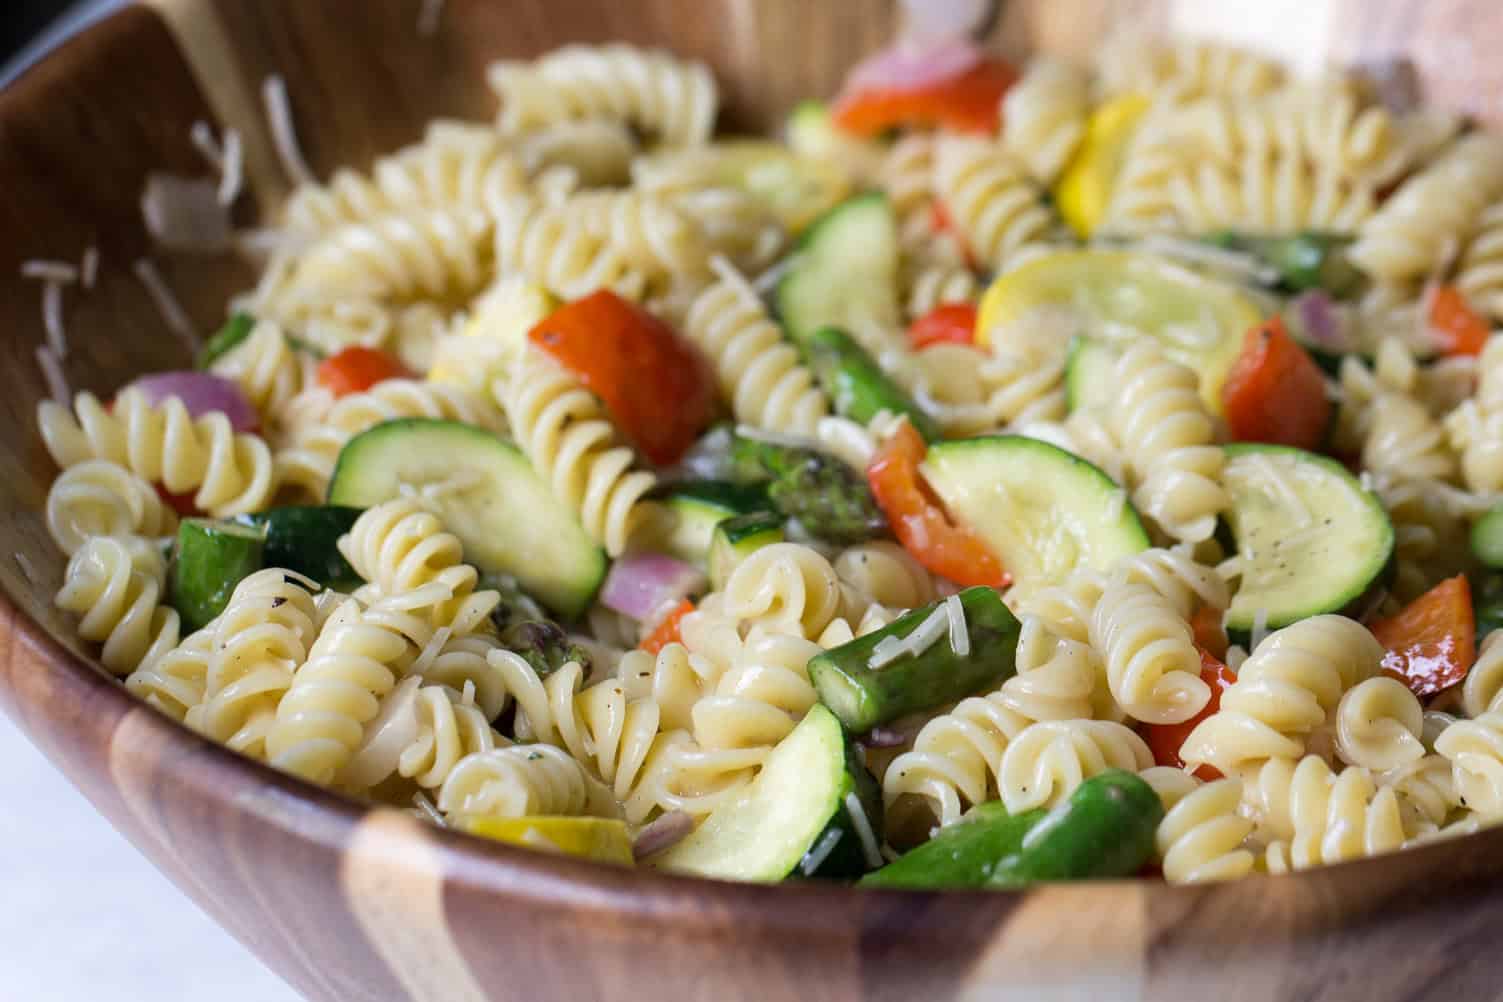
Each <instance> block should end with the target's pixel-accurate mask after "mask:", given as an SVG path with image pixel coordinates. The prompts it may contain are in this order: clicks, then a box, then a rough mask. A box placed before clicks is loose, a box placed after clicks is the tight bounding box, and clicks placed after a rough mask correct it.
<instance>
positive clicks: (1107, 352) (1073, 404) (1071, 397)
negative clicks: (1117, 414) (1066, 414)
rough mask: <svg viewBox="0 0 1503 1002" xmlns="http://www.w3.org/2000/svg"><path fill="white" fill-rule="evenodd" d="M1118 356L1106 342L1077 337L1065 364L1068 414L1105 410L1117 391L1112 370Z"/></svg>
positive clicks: (1114, 367)
mask: <svg viewBox="0 0 1503 1002" xmlns="http://www.w3.org/2000/svg"><path fill="white" fill-rule="evenodd" d="M1121 357H1122V356H1121V354H1120V353H1119V352H1118V351H1117V349H1116V348H1114V347H1112V346H1111V345H1109V344H1107V343H1106V342H1105V341H1098V340H1096V339H1095V338H1089V337H1076V338H1074V339H1072V340H1071V341H1070V356H1069V360H1068V361H1067V362H1066V363H1065V401H1066V403H1068V405H1069V407H1070V410H1072V411H1078V410H1089V409H1090V408H1093V407H1094V408H1101V407H1107V406H1109V405H1110V404H1111V403H1112V399H1113V394H1114V392H1115V391H1116V389H1117V387H1116V385H1115V384H1114V383H1113V379H1115V378H1116V377H1115V375H1114V370H1115V369H1116V366H1117V360H1118V359H1119V358H1121Z"/></svg>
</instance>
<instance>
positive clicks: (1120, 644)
mask: <svg viewBox="0 0 1503 1002" xmlns="http://www.w3.org/2000/svg"><path fill="white" fill-rule="evenodd" d="M1090 637H1091V646H1092V647H1094V648H1095V649H1096V650H1097V652H1098V653H1099V654H1100V655H1101V658H1102V660H1103V661H1105V662H1106V674H1107V680H1108V684H1109V685H1110V686H1111V691H1112V695H1113V696H1114V697H1115V698H1116V700H1117V703H1118V704H1119V705H1120V706H1121V707H1122V709H1124V710H1125V711H1127V713H1128V714H1129V715H1131V716H1133V717H1136V718H1137V719H1139V720H1142V721H1144V722H1146V723H1150V724H1177V723H1181V722H1183V721H1186V720H1189V719H1190V718H1191V717H1193V716H1195V715H1196V714H1197V713H1199V712H1200V711H1201V710H1202V709H1203V708H1204V707H1205V705H1206V703H1207V701H1209V700H1210V698H1211V690H1210V687H1209V686H1207V685H1206V683H1205V682H1204V681H1202V680H1201V678H1200V655H1199V653H1197V651H1196V649H1195V644H1194V642H1193V641H1192V638H1191V632H1190V625H1189V624H1188V623H1187V622H1185V620H1184V618H1183V616H1182V615H1181V614H1180V613H1179V611H1178V610H1177V609H1175V608H1174V606H1173V605H1172V604H1171V603H1170V602H1169V601H1168V600H1166V599H1165V598H1164V597H1163V596H1162V595H1160V594H1159V593H1158V592H1156V591H1154V590H1153V589H1152V588H1149V587H1147V586H1145V585H1140V584H1134V583H1122V584H1113V585H1111V586H1110V587H1108V588H1107V589H1106V591H1105V592H1103V593H1102V596H1101V600H1100V601H1099V602H1097V604H1096V608H1095V610H1094V611H1093V613H1092V615H1091V627H1090Z"/></svg>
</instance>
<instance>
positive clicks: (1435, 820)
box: [1376, 754, 1461, 839]
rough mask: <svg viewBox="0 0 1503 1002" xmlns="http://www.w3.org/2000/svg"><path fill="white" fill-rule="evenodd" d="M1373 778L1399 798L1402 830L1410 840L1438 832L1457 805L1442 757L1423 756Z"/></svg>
mask: <svg viewBox="0 0 1503 1002" xmlns="http://www.w3.org/2000/svg"><path fill="white" fill-rule="evenodd" d="M1376 778H1377V781H1378V783H1379V784H1380V785H1382V786H1385V787H1388V788H1389V789H1391V790H1393V792H1394V794H1395V795H1396V796H1397V797H1398V798H1399V809H1400V811H1401V812H1402V813H1403V815H1404V831H1405V832H1406V833H1407V834H1408V836H1409V838H1411V839H1413V838H1418V837H1422V836H1424V835H1427V834H1430V833H1433V832H1435V831H1438V830H1439V829H1440V828H1441V827H1443V826H1444V825H1445V822H1446V818H1448V817H1449V816H1450V815H1451V813H1452V812H1453V811H1455V810H1456V808H1457V807H1459V806H1460V805H1461V794H1460V793H1459V792H1458V791H1457V789H1456V778H1455V775H1454V773H1453V770H1452V768H1451V763H1450V761H1449V760H1447V759H1446V757H1445V756H1443V755H1435V754H1426V755H1425V756H1424V757H1422V758H1419V759H1416V760H1414V761H1413V762H1410V763H1408V764H1407V765H1402V766H1399V767H1398V768H1396V769H1389V770H1388V771H1386V772H1383V773H1379V774H1378V776H1377V777H1376Z"/></svg>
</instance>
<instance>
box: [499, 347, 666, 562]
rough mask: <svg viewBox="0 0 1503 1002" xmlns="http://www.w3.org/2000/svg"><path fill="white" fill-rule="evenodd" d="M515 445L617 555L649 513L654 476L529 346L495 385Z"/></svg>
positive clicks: (584, 393) (575, 386) (594, 407)
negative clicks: (512, 369)
mask: <svg viewBox="0 0 1503 1002" xmlns="http://www.w3.org/2000/svg"><path fill="white" fill-rule="evenodd" d="M496 392H497V396H498V397H500V398H501V402H502V403H503V405H504V406H505V408H506V414H507V418H508V419H509V420H510V422H511V426H512V429H513V430H514V432H515V434H516V436H517V442H518V444H519V445H521V447H522V451H523V452H524V453H525V454H526V455H527V458H528V460H529V461H530V462H531V463H532V465H533V467H534V468H535V469H536V470H537V471H538V473H539V475H540V476H542V478H543V479H544V480H546V481H547V482H548V485H549V487H550V488H551V489H552V491H553V495H554V497H556V498H558V499H559V500H560V501H562V502H563V503H565V504H567V505H569V506H570V507H571V508H573V509H574V510H575V511H576V512H578V513H579V519H580V523H581V524H582V525H583V526H584V529H585V532H587V533H589V534H590V536H591V538H593V539H594V540H596V541H597V542H599V543H600V544H601V545H603V546H604V547H605V549H606V552H607V553H609V554H610V555H611V556H612V557H616V556H620V555H621V554H622V553H623V552H625V550H626V546H627V543H628V542H629V541H630V540H631V538H632V535H633V533H634V532H636V530H637V528H638V527H639V526H640V525H641V524H642V522H643V520H644V519H645V518H646V517H647V515H648V513H649V512H650V511H651V507H650V506H651V504H652V502H650V501H647V500H645V498H644V495H646V494H647V492H648V491H650V490H651V489H652V488H653V487H654V486H655V485H656V484H657V477H656V476H655V475H654V474H653V473H650V472H648V471H647V470H645V469H641V468H639V467H638V465H637V459H636V455H635V453H634V452H633V451H632V449H631V448H630V446H627V445H625V444H624V443H622V442H621V440H620V436H619V435H618V434H617V432H616V429H615V427H614V426H613V425H612V424H611V422H610V419H609V418H608V417H607V416H606V413H605V409H604V407H602V406H601V404H600V401H599V400H598V399H597V398H596V397H595V396H594V395H593V394H592V393H590V392H589V391H588V390H586V389H585V388H584V386H582V385H581V384H580V383H579V382H578V381H577V380H575V379H574V377H573V376H571V375H570V374H569V373H568V372H567V371H565V370H564V368H563V367H562V366H560V365H558V364H557V363H556V362H554V361H553V359H551V358H549V357H548V356H547V355H546V354H544V353H543V352H541V351H539V350H538V349H536V348H532V347H529V348H528V349H527V350H526V352H525V353H524V354H523V356H522V360H521V362H520V363H519V364H518V367H517V371H516V374H515V376H514V377H513V378H512V380H511V381H510V384H509V385H507V386H501V385H500V384H498V385H497V390H496Z"/></svg>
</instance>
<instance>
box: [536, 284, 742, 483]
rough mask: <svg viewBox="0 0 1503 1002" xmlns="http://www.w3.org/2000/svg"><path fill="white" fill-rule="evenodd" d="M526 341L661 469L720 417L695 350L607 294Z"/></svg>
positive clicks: (555, 316) (550, 321)
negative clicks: (573, 379) (551, 360)
mask: <svg viewBox="0 0 1503 1002" xmlns="http://www.w3.org/2000/svg"><path fill="white" fill-rule="evenodd" d="M527 338H528V340H529V341H531V342H532V343H533V344H535V345H537V346H538V347H539V348H541V349H542V350H543V351H545V352H547V353H548V354H549V355H551V356H553V358H554V359H556V360H557V361H558V362H559V364H561V365H562V366H563V367H564V368H566V369H568V370H569V371H570V372H572V373H573V374H574V375H575V376H577V377H578V378H579V381H580V382H582V383H584V385H585V386H586V387H588V388H589V389H590V391H591V392H593V393H594V394H595V395H596V396H598V397H599V398H600V399H601V400H602V401H603V402H604V403H605V406H606V409H607V410H608V411H610V413H611V417H612V418H613V419H614V420H615V422H616V425H617V427H619V428H620V429H621V431H622V433H623V434H625V435H626V437H627V438H628V439H630V440H631V442H632V444H633V445H635V446H636V447H637V448H639V449H641V450H642V452H643V454H644V455H646V456H647V458H648V459H650V460H652V462H654V463H656V464H657V465H659V466H666V465H668V464H670V463H673V462H676V461H677V460H678V458H679V457H680V456H682V455H683V454H684V452H685V450H687V449H688V448H689V446H690V445H692V444H693V442H694V440H695V438H697V437H698V436H699V433H700V432H701V431H702V430H703V429H704V428H705V426H706V425H708V424H709V423H710V421H711V419H712V418H713V417H714V416H715V406H716V397H715V384H714V381H713V380H712V379H711V378H710V371H709V368H708V367H707V366H706V365H705V361H704V359H703V358H701V357H700V355H699V352H697V351H696V350H695V349H694V346H693V345H691V344H690V343H689V342H687V341H685V340H684V339H683V338H681V337H679V336H678V334H677V333H676V332H675V331H674V330H673V328H672V327H670V326H668V324H666V323H664V322H663V321H661V320H659V319H658V318H657V317H655V316H653V315H652V314H651V313H649V312H647V311H646V310H644V309H643V308H642V307H640V306H638V305H636V304H635V303H632V302H629V301H627V300H625V299H622V298H621V297H620V296H618V295H616V294H615V293H614V292H611V291H610V290H608V289H601V290H600V291H599V292H595V293H592V294H591V295H588V296H586V297H585V298H583V299H579V300H575V301H574V302H572V303H569V304H567V305H565V306H562V307H560V308H559V309H557V310H555V311H554V312H553V313H552V314H551V315H549V316H548V317H547V318H546V319H544V320H543V321H542V323H540V324H538V325H537V326H536V327H534V328H533V329H532V330H531V331H530V332H529V333H528V335H527Z"/></svg>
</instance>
